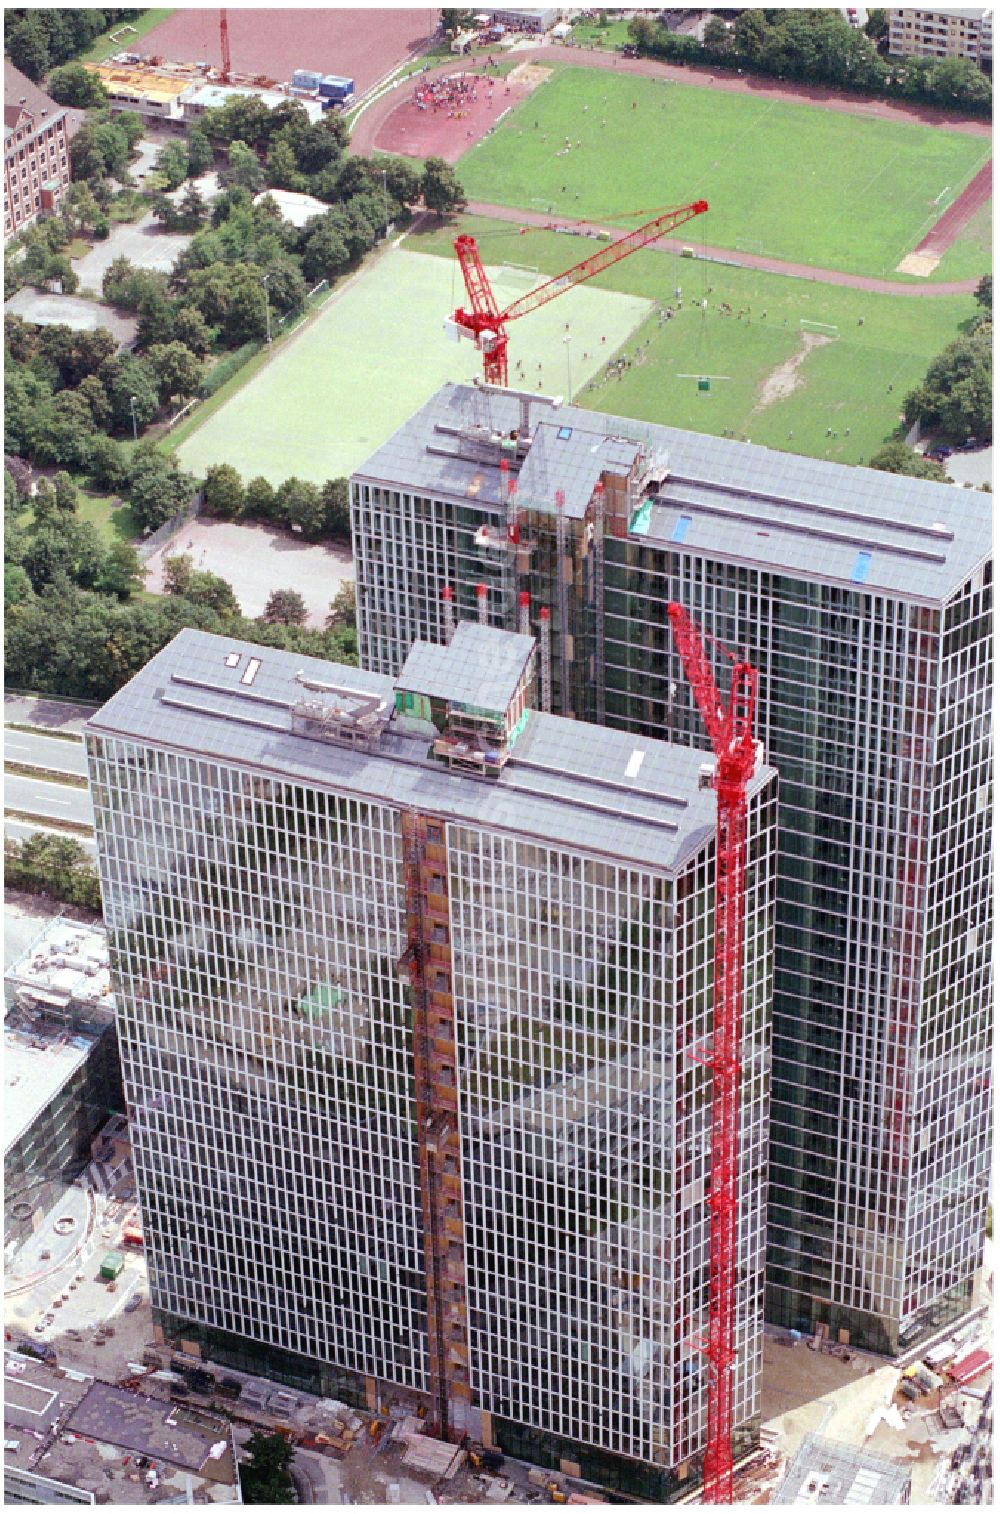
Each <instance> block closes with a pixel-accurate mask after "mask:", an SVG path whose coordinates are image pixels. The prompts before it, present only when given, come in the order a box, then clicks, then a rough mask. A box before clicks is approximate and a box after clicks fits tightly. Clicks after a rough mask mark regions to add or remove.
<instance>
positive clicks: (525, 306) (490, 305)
mask: <svg viewBox="0 0 1000 1514" xmlns="http://www.w3.org/2000/svg"><path fill="white" fill-rule="evenodd" d="M707 209H708V201H707V200H696V201H695V202H694V203H693V204H692V205H675V206H673V207H672V208H671V209H670V210H667V211H665V212H664V213H663V214H662V215H658V216H656V217H655V219H654V220H652V221H647V222H646V224H645V226H639V227H637V228H636V230H635V231H630V232H628V234H627V235H626V236H623V237H619V239H618V241H617V242H612V243H611V244H610V246H607V247H602V248H601V251H600V252H595V253H594V254H593V256H591V257H589V258H584V259H583V261H582V262H581V263H575V264H574V265H573V267H572V268H567V270H566V272H565V273H560V274H557V275H556V277H555V278H553V279H548V280H547V281H546V283H544V284H540V285H539V286H538V288H537V289H532V290H531V292H530V293H529V294H524V295H522V296H521V297H520V299H517V300H515V301H514V302H513V304H511V305H508V306H507V308H506V310H501V309H500V307H499V305H498V304H497V302H496V296H495V295H494V293H493V290H492V289H491V287H490V281H489V279H488V278H487V276H486V269H485V268H484V267H483V264H482V260H481V259H480V256H479V248H478V247H477V245H476V239H475V237H469V236H461V237H456V239H455V251H456V252H457V254H458V261H459V263H460V264H461V265H462V277H463V278H464V279H465V289H466V293H467V294H468V297H469V305H470V306H471V309H470V310H461V309H460V310H456V311H455V314H454V315H453V316H452V318H451V319H452V323H453V325H454V326H455V328H457V331H458V334H459V335H464V336H468V337H472V338H473V340H474V341H475V343H476V346H477V347H478V348H479V351H480V352H481V353H482V354H483V370H484V374H483V376H484V378H485V379H486V382H487V383H488V384H499V385H500V386H501V387H503V388H506V386H507V341H508V338H507V326H508V324H509V323H510V322H511V321H516V320H517V319H518V318H519V317H520V316H522V315H527V314H528V313H529V312H530V311H532V310H537V309H538V307H539V305H547V304H548V302H549V300H554V299H555V298H556V296H557V295H560V294H562V293H564V291H565V290H567V289H572V288H573V287H574V286H575V285H576V284H583V283H585V282H586V280H587V279H592V278H593V277H594V275H595V274H596V273H601V272H602V271H603V270H604V269H605V268H610V267H611V265H612V264H613V263H620V262H621V260H622V258H627V257H628V256H629V254H630V253H632V252H637V251H638V250H639V248H640V247H645V246H647V245H648V243H650V242H655V241H656V239H657V237H659V236H662V235H664V234H665V233H666V232H669V231H674V230H675V229H676V228H677V227H678V226H683V224H684V222H685V221H690V220H691V218H692V217H693V216H700V215H703V214H704V212H705V211H706V210H707Z"/></svg>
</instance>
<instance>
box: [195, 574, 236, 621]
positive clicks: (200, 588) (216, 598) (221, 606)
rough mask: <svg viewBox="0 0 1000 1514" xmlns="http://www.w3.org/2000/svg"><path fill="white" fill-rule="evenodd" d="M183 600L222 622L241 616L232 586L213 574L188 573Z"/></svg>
mask: <svg viewBox="0 0 1000 1514" xmlns="http://www.w3.org/2000/svg"><path fill="white" fill-rule="evenodd" d="M183 598H184V599H186V600H187V601H188V603H189V604H192V605H199V606H200V607H201V608H202V609H206V610H212V611H214V613H215V614H216V615H217V616H218V617H219V619H220V620H221V621H223V622H225V621H228V620H233V619H235V618H236V617H238V616H239V615H241V614H242V611H241V609H240V602H239V600H238V599H237V598H236V595H235V593H234V592H233V586H232V584H228V583H227V582H226V580H225V579H224V578H219V577H218V576H217V575H216V574H215V573H205V572H201V573H190V574H188V577H187V581H186V583H185V586H184V594H183Z"/></svg>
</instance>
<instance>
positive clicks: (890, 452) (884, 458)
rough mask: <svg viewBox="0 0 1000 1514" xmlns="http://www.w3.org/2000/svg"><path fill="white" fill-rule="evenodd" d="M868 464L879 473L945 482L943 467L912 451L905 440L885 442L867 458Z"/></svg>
mask: <svg viewBox="0 0 1000 1514" xmlns="http://www.w3.org/2000/svg"><path fill="white" fill-rule="evenodd" d="M868 466H869V468H877V469H878V470H879V472H880V473H902V474H905V475H906V477H907V478H926V479H932V480H934V481H935V482H937V483H940V484H944V483H947V479H946V477H945V472H944V469H943V468H941V467H939V466H938V464H937V463H935V462H932V461H931V459H930V458H929V457H922V456H921V455H920V453H919V452H914V450H913V448H912V447H908V446H907V445H906V443H905V442H886V444H885V446H883V447H880V448H879V450H878V451H877V452H876V453H875V455H874V456H873V457H872V458H871V459H870V460H869V463H868Z"/></svg>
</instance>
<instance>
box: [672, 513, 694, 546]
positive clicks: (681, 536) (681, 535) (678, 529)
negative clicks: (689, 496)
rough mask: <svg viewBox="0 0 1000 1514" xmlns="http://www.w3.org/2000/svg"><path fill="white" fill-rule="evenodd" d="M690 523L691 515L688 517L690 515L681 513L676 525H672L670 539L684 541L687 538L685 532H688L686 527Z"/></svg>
mask: <svg viewBox="0 0 1000 1514" xmlns="http://www.w3.org/2000/svg"><path fill="white" fill-rule="evenodd" d="M690 524H691V517H690V515H681V516H679V517H678V521H677V524H676V526H675V527H674V529H673V530H672V531H671V533H670V540H671V541H686V540H687V534H688V527H689V526H690Z"/></svg>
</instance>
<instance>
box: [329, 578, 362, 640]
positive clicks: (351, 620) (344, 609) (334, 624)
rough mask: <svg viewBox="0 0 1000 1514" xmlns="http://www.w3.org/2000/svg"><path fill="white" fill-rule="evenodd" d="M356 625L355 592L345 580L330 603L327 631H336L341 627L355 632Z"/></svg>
mask: <svg viewBox="0 0 1000 1514" xmlns="http://www.w3.org/2000/svg"><path fill="white" fill-rule="evenodd" d="M357 624H358V605H357V591H356V589H355V587H354V585H353V583H351V581H350V580H349V579H347V580H345V581H344V583H342V584H341V586H340V588H339V589H338V590H337V594H336V597H335V598H334V599H333V600H332V601H331V603H330V613H329V615H328V616H327V617H326V628H327V630H328V631H336V630H338V629H340V628H341V627H345V628H346V629H348V630H351V631H353V630H355V629H356V628H357Z"/></svg>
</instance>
